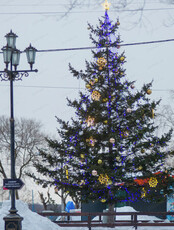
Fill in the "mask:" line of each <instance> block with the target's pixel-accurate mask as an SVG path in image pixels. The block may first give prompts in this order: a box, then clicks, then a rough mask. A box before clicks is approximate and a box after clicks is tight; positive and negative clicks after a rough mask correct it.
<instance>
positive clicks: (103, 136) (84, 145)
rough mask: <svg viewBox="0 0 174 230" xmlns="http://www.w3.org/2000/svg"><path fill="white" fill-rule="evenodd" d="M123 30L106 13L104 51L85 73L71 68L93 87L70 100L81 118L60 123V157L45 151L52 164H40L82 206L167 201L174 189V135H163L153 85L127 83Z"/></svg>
mask: <svg viewBox="0 0 174 230" xmlns="http://www.w3.org/2000/svg"><path fill="white" fill-rule="evenodd" d="M119 24H120V23H119V21H118V20H117V22H116V23H113V22H112V21H110V19H109V16H108V8H106V11H105V15H104V17H103V18H102V19H100V20H99V25H98V26H97V27H96V28H94V27H93V26H91V25H90V24H89V25H88V27H89V30H90V31H91V34H90V39H91V40H92V43H93V44H94V45H95V47H96V49H95V50H92V55H93V61H92V62H88V61H86V70H85V71H82V70H80V71H77V70H75V69H74V68H73V67H72V66H71V65H70V72H71V73H72V74H73V76H74V77H76V78H77V79H82V80H83V81H84V82H85V84H86V91H85V92H80V94H79V99H77V100H70V99H68V105H69V106H71V107H73V108H74V109H75V111H76V118H73V119H72V120H71V121H70V122H65V121H63V120H62V119H59V118H58V119H57V120H58V123H59V125H60V129H58V133H59V135H60V138H61V140H60V141H52V140H49V141H48V144H49V147H51V148H52V149H54V151H55V154H54V156H53V155H51V154H49V153H48V152H45V151H41V156H42V158H43V161H44V162H47V165H45V166H44V164H42V163H41V162H39V163H37V164H36V165H35V166H36V168H37V170H38V172H40V173H42V174H44V173H45V174H44V175H47V176H49V177H50V178H51V181H52V184H54V185H55V186H57V187H59V188H63V189H65V191H68V192H69V194H70V195H72V196H76V195H78V196H80V197H81V200H82V202H86V201H96V200H99V201H101V202H106V203H107V204H108V205H109V207H111V206H112V205H113V204H115V203H117V202H123V201H128V200H130V201H135V200H137V199H145V200H155V199H156V200H161V199H163V198H165V196H166V194H168V193H170V192H171V190H170V184H171V183H172V182H173V178H172V177H171V173H172V171H171V170H172V169H166V168H165V164H164V163H165V160H166V158H167V157H168V156H171V155H173V152H170V151H167V150H166V147H167V144H168V142H169V141H170V138H171V133H172V131H171V130H170V131H169V132H168V133H165V134H163V135H162V136H160V137H158V136H156V135H155V131H156V129H157V128H158V127H156V126H155V124H154V119H155V111H156V109H157V106H158V105H159V101H153V100H151V99H150V94H151V93H152V90H151V87H152V83H148V84H144V85H143V87H142V89H141V90H137V89H136V87H135V82H132V81H128V79H127V77H126V72H125V69H124V67H123V66H124V63H125V60H126V57H125V54H124V52H121V49H120V47H121V41H120V36H119V35H118V34H117V30H118V27H119ZM58 156H61V157H58ZM49 158H50V159H49ZM59 162H61V167H60V165H59V167H58V163H59ZM65 167H66V171H64V174H61V173H62V170H63V169H64V168H65ZM166 170H168V171H166ZM62 175H64V176H62ZM33 176H34V175H33ZM35 179H36V180H37V178H36V177H35ZM122 194H124V195H122ZM125 194H126V196H125Z"/></svg>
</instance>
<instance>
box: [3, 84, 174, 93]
mask: <svg viewBox="0 0 174 230" xmlns="http://www.w3.org/2000/svg"><path fill="white" fill-rule="evenodd" d="M0 86H1V87H9V85H0ZM14 87H17V88H39V89H78V90H85V89H86V88H84V87H80V88H79V87H68V86H44V85H14ZM153 91H158V92H162V91H163V92H170V91H174V89H153Z"/></svg>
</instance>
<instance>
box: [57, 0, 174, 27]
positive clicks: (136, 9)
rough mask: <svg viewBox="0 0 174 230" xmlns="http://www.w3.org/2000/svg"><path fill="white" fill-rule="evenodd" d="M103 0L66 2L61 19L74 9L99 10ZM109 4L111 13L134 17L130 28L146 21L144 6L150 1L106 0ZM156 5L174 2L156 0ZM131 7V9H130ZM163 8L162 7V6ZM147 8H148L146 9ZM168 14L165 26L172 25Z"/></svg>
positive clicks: (73, 0) (172, 21)
mask: <svg viewBox="0 0 174 230" xmlns="http://www.w3.org/2000/svg"><path fill="white" fill-rule="evenodd" d="M104 1H105V0H86V1H84V0H68V4H65V12H64V13H63V14H62V15H61V19H62V18H64V17H67V16H68V15H69V14H70V13H72V12H73V10H75V9H84V8H85V9H90V8H92V9H93V10H94V9H97V10H98V9H101V4H102V3H104ZM108 2H109V3H111V5H112V7H111V8H112V11H117V12H123V11H125V12H126V13H127V14H128V15H129V16H130V15H132V16H133V17H135V16H136V17H135V20H133V21H132V23H131V27H132V26H133V27H134V26H137V25H140V26H141V25H143V23H144V20H143V19H145V20H148V19H147V18H146V17H145V16H144V10H145V9H146V6H147V5H148V4H149V3H150V1H147V0H139V1H137V0H108ZM156 3H159V5H158V6H159V7H161V4H166V5H169V6H170V5H173V4H174V0H157V2H156ZM132 6H133V7H132ZM163 6H164V5H163ZM147 8H149V7H147ZM168 14H169V19H168V20H167V23H165V25H166V26H170V25H173V23H174V18H173V15H172V14H170V12H168Z"/></svg>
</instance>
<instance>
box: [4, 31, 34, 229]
mask: <svg viewBox="0 0 174 230" xmlns="http://www.w3.org/2000/svg"><path fill="white" fill-rule="evenodd" d="M5 37H6V39H7V45H6V46H4V47H3V48H2V52H3V58H4V63H5V65H6V68H5V69H4V71H0V78H1V80H2V81H10V135H11V146H10V148H11V179H12V180H13V179H14V180H15V179H16V173H15V125H14V103H13V82H14V81H17V80H22V78H23V76H25V77H28V75H29V72H37V70H36V69H35V70H33V64H34V63H35V57H36V51H37V50H36V49H35V48H33V47H32V46H31V44H30V46H29V47H28V48H26V49H25V50H24V52H25V53H26V55H27V60H28V63H29V65H30V70H17V66H18V65H19V60H20V54H21V53H22V52H21V51H20V50H18V49H16V38H17V35H16V34H14V33H13V32H12V31H10V33H8V34H7V35H6V36H5ZM22 220H23V218H22V217H21V216H20V215H19V214H17V209H16V207H15V188H11V208H10V210H9V214H8V215H7V216H6V217H4V221H5V230H12V229H15V230H21V229H22V226H21V222H22Z"/></svg>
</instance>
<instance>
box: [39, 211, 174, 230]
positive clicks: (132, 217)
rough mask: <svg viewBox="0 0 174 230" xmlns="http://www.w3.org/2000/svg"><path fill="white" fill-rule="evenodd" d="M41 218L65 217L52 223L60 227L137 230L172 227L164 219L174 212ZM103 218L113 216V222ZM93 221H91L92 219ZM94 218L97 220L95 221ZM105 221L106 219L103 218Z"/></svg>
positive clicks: (54, 214) (90, 214)
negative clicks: (73, 218) (125, 228)
mask: <svg viewBox="0 0 174 230" xmlns="http://www.w3.org/2000/svg"><path fill="white" fill-rule="evenodd" d="M38 214H39V215H41V216H47V217H49V216H57V217H58V216H62V217H67V221H53V222H54V223H56V224H58V225H59V226H61V227H88V229H89V230H91V228H92V227H118V226H119V227H126V226H133V227H134V228H135V230H137V228H138V227H142V226H149V227H150V226H154V227H158V226H170V227H171V226H174V221H165V220H164V219H166V218H167V216H174V212H113V213H107V212H105V213H101V212H96V213H88V212H84V213H50V212H49V213H46V212H44V213H38ZM73 216H81V217H82V216H85V217H86V220H84V221H73V220H71V217H73ZM102 216H103V219H104V216H106V217H107V216H114V219H115V220H114V222H113V223H107V221H103V219H102ZM118 216H128V218H127V219H125V218H124V219H125V220H119V219H118V220H117V218H118ZM139 216H141V217H142V216H146V217H147V216H160V217H161V218H163V219H159V220H153V221H152V220H151V219H149V220H147V218H146V220H143V219H142V218H141V219H140V218H139ZM94 217H95V219H94V220H93V218H94ZM96 217H98V218H97V220H96ZM105 219H106V218H105Z"/></svg>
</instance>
